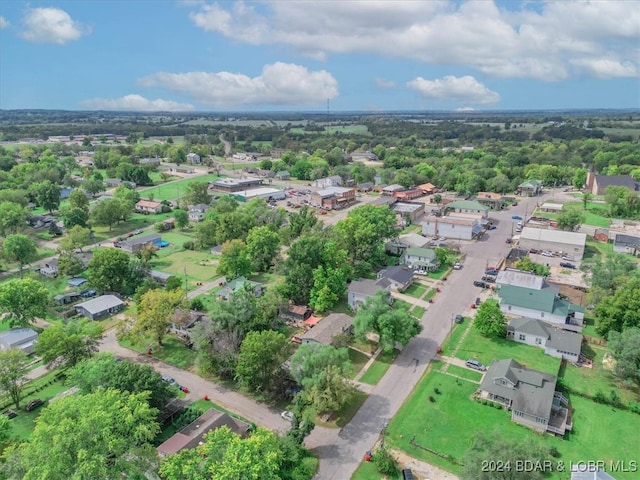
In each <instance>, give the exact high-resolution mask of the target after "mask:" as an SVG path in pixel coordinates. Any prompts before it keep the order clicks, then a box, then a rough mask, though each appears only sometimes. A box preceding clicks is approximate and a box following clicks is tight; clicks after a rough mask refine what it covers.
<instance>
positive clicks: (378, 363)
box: [360, 349, 399, 385]
mask: <svg viewBox="0 0 640 480" xmlns="http://www.w3.org/2000/svg"><path fill="white" fill-rule="evenodd" d="M398 353H399V352H398V351H397V350H395V349H394V350H392V351H391V352H389V353H386V352H380V354H379V355H378V357H377V358H376V359H375V360H374V361H373V363H372V364H371V365H369V368H368V369H367V371H366V372H364V374H363V375H362V377H360V381H361V382H362V383H366V384H367V385H375V384H377V383H378V382H379V381H380V380H381V379H382V377H384V374H385V373H387V370H389V367H390V366H391V364H392V363H393V361H394V360H395V359H396V357H397V356H398Z"/></svg>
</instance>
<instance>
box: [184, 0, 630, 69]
mask: <svg viewBox="0 0 640 480" xmlns="http://www.w3.org/2000/svg"><path fill="white" fill-rule="evenodd" d="M194 8H195V9H194V10H193V11H192V12H191V14H190V18H191V19H192V21H193V22H194V23H195V25H196V26H198V27H199V28H202V29H203V30H205V31H210V32H216V33H219V34H221V35H224V36H226V37H229V38H231V39H233V40H236V41H239V42H243V43H248V44H252V45H264V44H280V45H287V46H290V47H291V48H293V49H294V50H295V51H296V52H298V53H300V54H304V55H307V56H310V57H313V58H316V59H323V58H326V55H328V54H332V53H374V54H381V55H386V56H389V57H392V58H408V59H411V60H417V61H420V62H424V63H427V64H439V65H463V66H466V67H471V68H475V69H477V70H479V71H481V72H483V73H487V74H490V75H494V76H498V77H516V78H537V79H542V80H548V81H555V80H562V79H565V78H567V77H570V76H575V75H585V74H594V75H601V73H599V69H597V68H596V69H587V68H584V64H585V63H586V64H594V63H595V64H602V63H601V62H603V61H605V60H607V61H611V62H614V63H616V64H619V65H631V67H632V68H628V67H625V68H614V69H613V71H612V72H611V73H610V74H609V75H610V76H612V77H613V76H616V77H618V76H630V75H637V74H638V70H639V69H640V68H639V67H638V64H639V58H638V54H637V39H638V37H640V9H639V8H637V4H636V2H630V1H626V0H608V1H597V0H594V1H572V2H546V3H542V4H540V3H537V2H522V3H520V4H515V3H512V4H509V8H511V9H512V10H507V9H504V8H498V7H497V6H496V5H495V4H494V3H493V2H492V1H481V2H479V1H466V2H464V1H463V2H457V1H453V0H451V1H447V0H433V1H429V2H417V1H414V0H407V1H404V0H395V1H393V2H390V1H383V0H370V1H350V0H344V1H340V2H334V1H316V2H307V1H286V2H283V1H280V0H270V1H266V2H261V3H256V4H247V3H245V2H244V1H238V2H235V3H233V4H230V3H227V2H224V3H223V2H218V3H213V4H211V3H205V4H201V5H200V6H199V7H194ZM634 72H635V73H634Z"/></svg>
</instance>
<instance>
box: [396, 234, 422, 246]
mask: <svg viewBox="0 0 640 480" xmlns="http://www.w3.org/2000/svg"><path fill="white" fill-rule="evenodd" d="M398 240H399V241H400V243H403V244H404V245H406V246H407V247H415V248H423V247H424V246H425V245H427V244H428V243H429V239H428V238H427V237H425V236H423V235H420V234H418V233H407V234H406V235H400V237H399V238H398Z"/></svg>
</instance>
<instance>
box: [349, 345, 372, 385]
mask: <svg viewBox="0 0 640 480" xmlns="http://www.w3.org/2000/svg"><path fill="white" fill-rule="evenodd" d="M347 351H348V352H349V360H350V361H351V375H350V376H349V378H351V379H352V380H353V379H354V378H355V376H356V375H358V373H360V370H362V367H364V364H365V363H367V362H368V361H369V357H367V356H366V355H365V354H364V353H362V352H359V351H357V350H354V349H353V348H349V349H347Z"/></svg>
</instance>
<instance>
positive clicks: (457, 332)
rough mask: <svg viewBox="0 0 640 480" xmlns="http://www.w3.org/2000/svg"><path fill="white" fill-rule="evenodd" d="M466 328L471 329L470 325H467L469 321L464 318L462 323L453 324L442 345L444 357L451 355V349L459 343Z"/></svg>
mask: <svg viewBox="0 0 640 480" xmlns="http://www.w3.org/2000/svg"><path fill="white" fill-rule="evenodd" d="M467 328H472V325H471V323H469V319H468V318H466V317H465V318H464V319H463V321H462V323H453V330H452V331H451V333H450V334H449V336H448V337H447V339H446V340H445V341H444V342H443V343H442V350H443V354H444V355H447V356H451V355H452V353H453V349H454V348H455V347H456V345H458V344H459V343H460V339H461V337H462V334H463V333H464V332H465V330H466V329H467Z"/></svg>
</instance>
